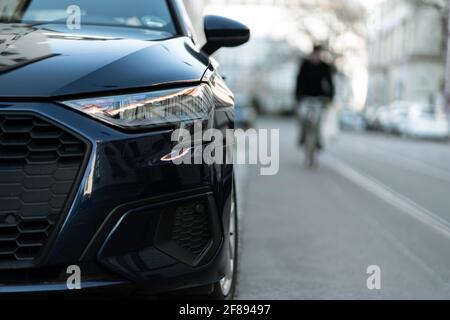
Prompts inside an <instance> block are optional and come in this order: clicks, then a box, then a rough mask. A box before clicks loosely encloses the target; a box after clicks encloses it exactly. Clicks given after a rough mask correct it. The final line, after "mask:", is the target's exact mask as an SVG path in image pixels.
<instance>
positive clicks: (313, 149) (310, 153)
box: [299, 97, 327, 168]
mask: <svg viewBox="0 0 450 320" xmlns="http://www.w3.org/2000/svg"><path fill="white" fill-rule="evenodd" d="M326 101H327V100H326V98H323V97H317V98H316V97H309V98H305V99H304V100H303V101H302V103H301V105H300V110H299V116H300V121H301V125H302V130H304V131H305V132H304V135H305V145H304V150H305V164H306V166H307V167H308V168H313V167H315V166H316V164H317V153H318V151H319V139H320V137H319V135H320V123H321V118H322V112H323V109H324V105H325V104H326Z"/></svg>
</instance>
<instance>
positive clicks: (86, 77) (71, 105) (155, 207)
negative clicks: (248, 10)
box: [0, 0, 249, 299]
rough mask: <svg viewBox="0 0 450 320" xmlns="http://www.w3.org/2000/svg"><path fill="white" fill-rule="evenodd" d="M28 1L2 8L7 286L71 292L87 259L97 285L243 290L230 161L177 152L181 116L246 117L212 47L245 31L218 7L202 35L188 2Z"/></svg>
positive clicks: (2, 220) (223, 122)
mask: <svg viewBox="0 0 450 320" xmlns="http://www.w3.org/2000/svg"><path fill="white" fill-rule="evenodd" d="M16 3H17V4H16V5H17V6H16V7H14V2H13V4H12V8H11V6H8V7H7V8H6V11H4V12H2V14H1V16H0V17H1V18H0V19H1V20H0V22H1V24H0V34H1V35H2V36H3V37H2V39H5V41H3V42H2V44H0V51H1V53H2V54H1V55H0V154H1V157H0V293H4V294H8V293H15V294H19V293H25V294H29V293H37V292H39V293H43V292H45V293H49V292H66V291H67V290H68V289H69V287H68V286H67V281H66V280H67V279H68V273H69V274H70V273H71V272H72V271H73V272H75V271H76V270H78V269H77V268H79V270H80V271H81V288H82V289H85V290H89V289H105V290H106V289H112V288H116V289H118V290H123V291H121V292H127V291H130V293H142V294H144V293H145V294H157V293H161V292H168V291H175V290H180V289H183V290H184V291H183V294H200V295H201V296H202V297H207V298H211V297H213V298H219V299H226V298H231V297H232V296H233V293H234V287H235V278H236V269H237V268H236V264H237V257H238V252H237V250H238V246H237V240H238V230H239V229H238V228H237V225H238V221H237V219H238V215H237V213H236V195H235V192H234V178H233V166H232V165H225V164H224V165H220V164H216V165H208V164H201V165H188V164H184V165H176V164H174V163H173V162H170V161H168V159H169V158H170V157H169V158H168V156H170V155H171V152H172V148H173V142H172V141H171V140H172V139H171V135H172V133H173V132H174V130H176V129H178V128H180V127H181V126H183V127H184V128H187V129H190V128H191V126H192V124H193V122H194V121H201V122H202V123H203V125H204V127H208V128H214V127H215V126H218V127H219V128H220V129H221V130H224V129H227V128H232V127H233V123H232V119H233V111H234V110H233V106H234V103H233V96H232V93H231V91H230V90H229V89H228V87H227V86H226V84H225V83H224V81H223V79H222V77H221V76H220V74H219V73H218V72H217V65H216V63H215V62H214V63H213V62H212V60H210V55H211V54H213V53H214V52H215V51H217V50H218V49H219V48H221V47H233V46H238V45H240V44H243V43H245V42H247V41H248V39H249V30H248V28H247V27H246V26H244V25H242V24H240V23H238V22H235V21H232V20H229V19H226V18H222V17H218V16H207V17H206V18H205V21H204V27H205V34H206V38H207V43H206V44H205V46H203V47H202V48H200V47H198V45H197V44H196V42H195V37H194V33H193V30H192V29H191V22H190V21H189V18H188V16H187V14H186V11H185V8H184V6H183V4H182V1H178V0H167V1H166V0H151V1H148V0H128V1H122V0H97V1H91V0H58V1H56V0H27V1H25V0H23V1H21V0H19V1H16ZM73 6H75V9H76V8H79V10H78V9H76V10H74V11H73V12H72V11H70V10H69V11H70V12H71V13H70V14H75V15H76V14H77V12H78V13H79V14H81V17H79V18H80V19H79V21H81V25H79V26H77V25H76V23H77V17H75V18H74V19H71V20H70V21H69V20H68V17H67V12H68V8H72V9H73V8H74V7H73ZM72 18H73V17H72ZM71 23H75V25H71ZM71 26H72V27H73V28H72V27H71ZM206 146H207V144H205V145H204V147H206ZM74 270H75V271H74Z"/></svg>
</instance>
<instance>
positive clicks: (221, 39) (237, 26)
mask: <svg viewBox="0 0 450 320" xmlns="http://www.w3.org/2000/svg"><path fill="white" fill-rule="evenodd" d="M204 28H205V35H206V44H205V45H204V46H203V48H202V51H203V52H204V53H206V54H208V55H211V54H213V53H214V52H216V51H217V50H219V49H220V48H222V47H237V46H240V45H242V44H244V43H246V42H248V40H249V39H250V30H249V28H248V27H247V26H245V25H244V24H242V23H240V22H237V21H235V20H231V19H228V18H224V17H220V16H206V17H205V21H204Z"/></svg>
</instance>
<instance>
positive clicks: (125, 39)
mask: <svg viewBox="0 0 450 320" xmlns="http://www.w3.org/2000/svg"><path fill="white" fill-rule="evenodd" d="M174 4H176V2H174ZM178 10H181V9H180V8H178ZM16 28H17V26H11V25H1V27H0V30H3V31H1V32H3V33H5V32H10V33H14V32H15V31H14V30H15V29H16ZM20 29H21V30H20V32H24V36H23V38H21V37H18V39H22V41H23V40H26V41H25V43H26V45H24V46H22V48H24V50H25V52H24V56H27V55H30V52H32V51H33V50H35V47H36V46H42V45H43V46H45V48H40V49H39V50H38V51H39V52H40V54H39V55H38V56H37V57H32V58H31V59H29V60H27V61H22V62H21V64H18V65H16V66H13V67H10V68H8V69H7V70H0V112H25V113H33V114H37V115H40V116H42V117H44V118H46V119H49V120H50V121H52V122H54V123H57V124H59V125H61V126H63V127H65V128H67V129H68V130H70V131H72V132H74V133H77V134H78V135H80V136H82V137H83V138H84V139H86V140H87V141H88V142H89V144H90V146H91V151H90V153H89V156H88V159H87V163H86V170H85V172H84V173H83V175H82V178H81V181H80V184H79V187H78V188H77V189H76V193H75V195H74V200H73V202H72V203H71V205H70V209H69V210H68V212H67V215H66V216H65V217H64V218H63V219H62V220H61V223H60V226H59V229H58V231H57V232H56V233H55V235H54V239H53V240H54V241H52V242H51V243H50V244H49V246H48V248H46V253H45V255H44V259H43V260H40V261H38V262H37V263H35V264H33V265H32V266H30V268H23V267H20V268H19V270H18V272H19V275H20V272H21V271H23V272H24V274H26V273H27V272H28V271H30V270H42V269H48V268H57V269H60V270H61V273H63V272H64V270H65V268H66V267H67V266H68V265H72V264H80V265H83V264H85V263H92V264H95V265H98V266H99V268H100V269H101V270H103V271H105V273H104V274H102V275H101V277H100V278H93V279H86V280H85V282H84V285H85V287H103V286H110V285H114V284H122V283H127V284H132V285H133V286H134V285H136V286H141V285H145V287H146V289H149V290H154V291H156V292H160V291H167V290H173V289H180V288H185V287H194V286H199V285H203V284H210V283H214V282H217V281H219V280H220V279H221V278H222V277H223V276H224V274H225V268H226V265H227V263H226V261H227V258H228V257H227V255H228V252H227V250H225V249H224V248H227V246H226V245H225V244H226V243H227V241H228V239H227V236H225V235H226V234H227V230H225V229H226V228H227V227H224V226H228V223H226V221H228V219H229V216H228V215H229V210H230V198H231V190H232V184H233V166H232V165H213V166H209V165H180V166H176V165H174V164H172V163H167V162H162V161H161V158H162V157H163V156H164V155H167V154H169V153H170V151H171V148H172V146H173V144H172V142H171V134H172V132H173V130H175V129H176V127H165V128H161V129H155V130H152V131H150V132H126V131H121V130H118V129H116V128H113V127H110V126H107V125H105V124H103V123H101V122H99V121H97V120H94V119H91V118H90V117H88V116H86V115H83V114H81V113H78V112H76V111H74V110H72V109H70V108H68V107H65V106H64V105H62V104H61V103H59V102H60V101H62V100H64V99H66V98H68V97H78V96H82V97H85V96H101V95H106V94H109V93H119V92H120V93H128V92H141V91H143V90H149V91H150V90H157V89H162V88H167V87H182V86H186V85H195V84H199V83H201V82H207V83H210V84H211V87H212V89H213V92H214V95H215V101H216V104H215V110H214V112H213V113H212V114H211V117H210V119H208V120H207V121H205V126H208V127H216V128H220V129H222V130H226V129H229V128H233V117H234V115H233V98H232V94H231V92H230V91H229V90H228V88H227V87H226V85H225V84H224V82H223V80H222V79H221V78H220V76H219V75H218V74H217V70H216V69H215V66H214V64H213V63H211V62H210V60H209V58H208V57H207V56H206V55H204V54H203V53H201V52H200V50H199V49H198V48H197V46H196V45H195V44H194V43H193V41H192V39H191V38H190V37H189V34H186V33H185V31H183V32H184V34H181V35H180V36H178V37H175V38H171V39H166V40H154V38H155V36H154V35H152V34H151V33H144V32H142V31H139V30H133V29H130V30H126V29H123V28H111V27H108V28H105V27H94V26H89V27H83V29H82V30H81V31H77V32H76V34H74V33H73V32H72V31H71V32H70V34H69V33H68V32H67V30H65V29H64V28H63V27H62V26H58V25H41V26H39V27H24V26H20ZM24 29H25V31H24ZM7 30H9V31H7ZM27 37H28V38H27ZM18 41H21V40H18ZM204 195H210V196H212V199H213V201H214V205H215V207H216V214H217V215H218V219H219V221H221V225H220V237H221V241H220V244H219V246H218V248H217V250H215V252H213V253H212V254H211V256H210V258H209V259H208V261H205V262H204V263H203V264H202V265H198V266H189V265H186V264H183V263H182V262H180V261H177V260H176V259H173V258H171V257H168V259H172V261H171V263H168V264H167V266H164V265H162V266H160V267H159V268H157V269H154V270H149V271H148V272H146V274H145V276H142V274H139V275H138V274H133V272H131V271H130V270H126V267H125V268H122V269H120V268H111V266H107V265H105V263H104V261H103V260H102V258H101V257H100V256H99V252H100V249H101V246H102V245H103V244H104V242H105V241H106V240H107V238H108V236H109V235H110V233H111V232H112V231H113V228H114V226H115V225H117V223H118V222H119V221H120V218H121V217H122V216H123V215H122V214H119V215H115V214H114V213H115V212H117V211H120V210H119V208H123V207H124V206H125V207H126V206H127V205H129V206H130V208H133V207H134V206H136V207H139V205H140V203H146V204H152V203H154V204H159V205H160V206H164V204H165V203H166V202H171V201H177V200H179V199H184V198H186V197H191V196H197V197H202V196H204ZM125 211H126V210H125ZM10 269H11V267H9V268H2V267H1V266H0V275H1V273H2V272H5V271H6V270H10ZM111 274H113V275H114V276H113V277H112V278H111V279H109V278H108V277H109V275H111ZM19 278H20V276H19ZM60 281H61V278H58V279H49V280H48V281H47V283H46V284H41V283H40V282H36V283H34V282H33V279H31V280H29V282H19V283H2V285H1V286H0V292H4V293H5V292H6V293H14V292H41V291H58V290H65V289H66V287H65V283H64V282H60ZM148 281H150V283H149V282H148Z"/></svg>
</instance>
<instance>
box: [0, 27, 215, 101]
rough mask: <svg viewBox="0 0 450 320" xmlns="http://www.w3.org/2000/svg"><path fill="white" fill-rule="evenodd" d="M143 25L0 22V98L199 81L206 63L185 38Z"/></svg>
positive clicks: (61, 94) (78, 92) (47, 95)
mask: <svg viewBox="0 0 450 320" xmlns="http://www.w3.org/2000/svg"><path fill="white" fill-rule="evenodd" d="M164 37H167V35H164V34H162V33H157V32H153V31H148V30H142V29H133V28H120V27H105V26H83V27H82V29H81V30H71V31H70V32H69V31H68V30H67V29H66V27H65V25H50V24H47V25H40V26H33V27H31V26H27V25H23V24H15V25H12V24H0V97H9V98H11V97H12V98H21V97H58V96H65V95H77V94H95V93H100V92H105V91H113V90H121V89H132V88H133V89H134V88H147V87H151V86H155V85H163V84H172V83H185V82H198V81H200V80H201V78H202V76H203V74H204V72H205V71H206V68H207V65H208V59H207V58H206V57H205V56H204V55H203V54H201V53H200V52H199V51H198V50H197V49H196V47H195V46H194V45H193V44H192V42H191V40H190V39H189V38H185V37H178V38H171V39H167V40H164V39H162V38H164Z"/></svg>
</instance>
